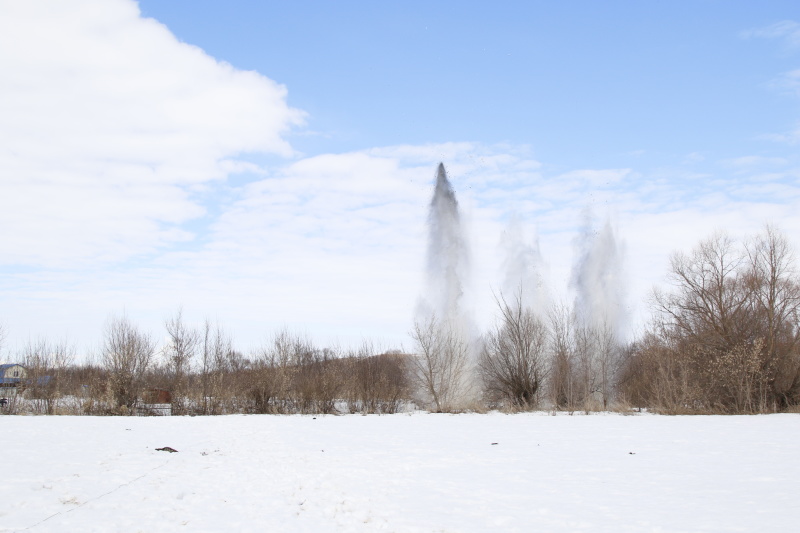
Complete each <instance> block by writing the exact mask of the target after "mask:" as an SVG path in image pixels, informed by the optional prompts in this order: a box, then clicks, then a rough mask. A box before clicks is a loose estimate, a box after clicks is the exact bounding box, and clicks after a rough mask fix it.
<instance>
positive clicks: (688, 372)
mask: <svg viewBox="0 0 800 533" xmlns="http://www.w3.org/2000/svg"><path fill="white" fill-rule="evenodd" d="M669 280H670V282H671V285H672V290H670V291H656V292H654V294H653V306H654V308H655V311H656V314H655V317H654V319H653V322H652V324H651V325H650V327H649V328H648V331H647V332H646V333H645V334H644V335H643V336H642V338H641V339H640V340H639V341H638V342H636V343H635V345H634V346H633V348H632V354H631V357H630V358H629V361H628V365H627V367H626V369H625V373H624V375H623V376H622V378H621V390H622V391H623V392H624V394H625V395H626V396H627V397H628V398H629V399H630V401H631V402H633V403H635V404H637V405H644V406H648V407H652V408H654V409H658V410H661V411H662V412H673V413H680V412H724V413H763V412H773V411H781V410H786V409H792V408H796V406H797V405H798V403H800V351H799V350H798V348H800V313H798V311H800V280H799V279H798V276H797V271H796V270H795V263H794V255H793V251H792V249H791V247H790V245H789V242H788V239H787V238H786V236H785V235H783V234H782V233H781V232H779V231H778V230H776V229H775V228H773V227H767V228H766V229H765V230H764V231H763V232H762V233H761V234H760V235H757V236H756V237H753V238H751V239H749V240H748V241H746V242H744V243H742V244H737V243H736V242H734V241H733V240H732V239H731V238H730V237H729V236H728V235H726V234H725V233H717V234H715V235H713V236H712V237H710V238H708V239H706V240H704V241H702V242H701V243H700V244H699V245H698V246H697V247H696V248H695V249H694V250H692V252H691V253H688V254H686V253H676V254H674V255H673V257H672V260H671V263H670V272H669Z"/></svg>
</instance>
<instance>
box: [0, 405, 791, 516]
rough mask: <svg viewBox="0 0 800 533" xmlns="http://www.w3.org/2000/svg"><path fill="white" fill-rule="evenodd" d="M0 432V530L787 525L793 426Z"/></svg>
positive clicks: (374, 422)
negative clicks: (0, 436) (166, 448)
mask: <svg viewBox="0 0 800 533" xmlns="http://www.w3.org/2000/svg"><path fill="white" fill-rule="evenodd" d="M0 427H1V428H2V429H3V432H4V435H5V437H6V438H5V439H4V443H3V452H4V453H3V456H4V458H5V461H4V466H3V481H2V483H0V531H3V532H6V531H34V532H47V531H52V532H64V531H82V532H91V531H98V532H99V531H103V532H107V531H120V532H135V531H143V532H170V531H186V532H188V531H209V532H212V531H213V532H216V531H254V532H255V531H259V532H260V531H280V532H284V531H285V532H294V531H300V532H303V531H308V532H325V531H353V532H362V531H393V532H429V531H430V532H433V531H447V532H456V531H463V532H483V531H520V532H527V531H544V532H548V531H552V532H562V531H563V532H566V531H592V532H597V531H608V532H628V531H631V532H632V531H658V532H679V531H680V532H684V531H703V532H717V531H731V532H732V531H792V530H795V529H796V528H797V527H799V526H798V524H800V503H798V500H797V495H798V494H800V454H798V447H799V445H800V416H798V415H789V414H787V415H766V416H730V417H722V416H692V417H666V416H653V415H636V416H621V415H616V414H600V415H590V416H583V415H575V416H568V415H558V416H549V415H547V414H545V413H532V414H517V415H504V414H498V413H493V414H488V415H473V414H469V415H437V414H425V413H414V414H411V415H409V414H399V415H390V416H359V415H352V416H351V415H348V416H338V417H336V416H326V417H323V416H317V417H312V416H268V415H260V416H259V415H252V416H242V415H236V416H221V417H153V418H135V417H124V418H123V417H119V418H112V417H44V416H38V417H33V416H31V417H25V416H5V417H0ZM492 443H497V444H492ZM163 446H171V447H173V448H175V449H177V450H178V453H173V454H171V453H167V452H161V451H156V450H155V448H159V447H163Z"/></svg>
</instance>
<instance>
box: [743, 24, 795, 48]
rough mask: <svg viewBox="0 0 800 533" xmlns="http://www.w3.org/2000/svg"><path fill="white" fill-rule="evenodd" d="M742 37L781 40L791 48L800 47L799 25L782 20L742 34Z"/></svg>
mask: <svg viewBox="0 0 800 533" xmlns="http://www.w3.org/2000/svg"><path fill="white" fill-rule="evenodd" d="M741 35H742V37H744V38H746V39H747V38H752V37H760V38H765V39H782V40H784V41H785V42H786V44H787V45H788V46H790V47H792V48H795V47H798V46H800V24H798V23H797V22H795V21H793V20H782V21H780V22H776V23H775V24H771V25H769V26H765V27H763V28H754V29H750V30H746V31H743V32H742V34H741Z"/></svg>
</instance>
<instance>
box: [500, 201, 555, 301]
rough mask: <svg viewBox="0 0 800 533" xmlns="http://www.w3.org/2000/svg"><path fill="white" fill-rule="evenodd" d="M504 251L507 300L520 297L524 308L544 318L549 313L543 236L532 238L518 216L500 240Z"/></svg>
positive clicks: (513, 218)
mask: <svg viewBox="0 0 800 533" xmlns="http://www.w3.org/2000/svg"><path fill="white" fill-rule="evenodd" d="M500 247H501V249H502V250H503V257H504V260H503V265H502V269H503V280H502V285H501V287H500V289H501V291H502V295H503V297H504V298H506V299H508V300H511V299H514V298H516V297H520V299H521V303H522V306H523V307H525V308H528V309H531V310H532V311H533V312H534V313H536V314H538V315H540V316H542V315H544V314H545V313H546V312H547V301H548V295H547V291H546V288H545V284H544V277H543V272H544V261H543V259H542V254H541V252H540V250H539V236H538V234H536V233H534V235H533V237H529V236H528V235H527V232H526V231H525V228H524V226H523V224H522V220H521V219H520V218H519V217H518V216H516V215H514V216H512V217H511V218H510V219H509V222H508V226H506V229H505V231H504V232H503V235H502V237H501V240H500Z"/></svg>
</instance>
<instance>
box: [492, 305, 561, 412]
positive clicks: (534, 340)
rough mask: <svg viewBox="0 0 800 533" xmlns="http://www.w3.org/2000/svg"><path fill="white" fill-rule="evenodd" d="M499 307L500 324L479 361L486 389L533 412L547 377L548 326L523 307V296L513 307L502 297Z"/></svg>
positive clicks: (494, 395)
mask: <svg viewBox="0 0 800 533" xmlns="http://www.w3.org/2000/svg"><path fill="white" fill-rule="evenodd" d="M497 306H498V308H499V310H500V321H499V323H498V324H497V326H496V327H495V328H494V330H493V331H491V332H489V333H488V334H487V335H486V336H485V337H484V341H483V347H482V350H481V355H480V361H479V370H480V374H481V378H482V380H483V384H484V388H485V390H486V391H487V393H488V394H489V397H490V398H492V399H500V400H504V401H507V402H510V403H511V405H513V406H514V407H515V408H517V409H529V408H532V407H534V406H535V405H536V404H537V403H538V396H539V392H540V388H541V386H542V384H543V382H544V379H545V376H546V373H547V341H548V331H547V326H546V325H545V323H544V322H543V321H542V320H541V319H539V318H538V317H537V316H536V315H534V314H533V312H532V311H531V310H530V309H528V308H524V307H523V305H522V296H521V294H518V295H517V296H516V298H515V300H514V302H512V303H509V302H508V301H506V300H505V298H503V297H502V296H501V297H500V298H498V299H497Z"/></svg>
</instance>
